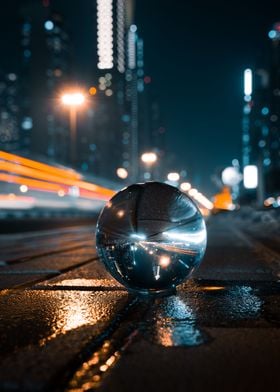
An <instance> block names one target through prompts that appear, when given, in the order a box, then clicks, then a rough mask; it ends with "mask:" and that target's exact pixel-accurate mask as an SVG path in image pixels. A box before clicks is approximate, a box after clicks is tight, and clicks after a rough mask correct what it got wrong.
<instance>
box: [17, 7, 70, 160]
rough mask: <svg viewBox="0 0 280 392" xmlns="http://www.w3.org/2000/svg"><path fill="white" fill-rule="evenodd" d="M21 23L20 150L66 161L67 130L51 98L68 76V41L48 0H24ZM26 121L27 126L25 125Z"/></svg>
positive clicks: (59, 17) (54, 101)
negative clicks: (23, 136)
mask: <svg viewBox="0 0 280 392" xmlns="http://www.w3.org/2000/svg"><path fill="white" fill-rule="evenodd" d="M20 14H21V17H22V23H21V51H22V60H21V72H20V75H19V76H20V85H21V90H20V96H21V97H22V98H21V102H22V104H21V113H20V117H21V126H22V132H24V133H25V134H26V136H25V139H29V142H28V143H25V146H24V149H23V152H25V153H26V154H28V153H30V152H32V153H37V154H40V155H44V156H46V157H48V158H49V159H51V160H55V161H57V162H64V163H67V161H68V150H69V148H68V145H69V135H68V133H69V131H68V129H67V127H68V125H67V122H66V119H65V116H63V115H62V113H61V110H59V105H58V104H57V102H56V100H55V97H57V95H58V92H59V90H60V88H61V86H63V84H64V83H65V82H66V81H67V79H68V77H69V43H68V34H67V32H66V30H65V28H64V21H63V18H62V16H61V15H60V14H58V13H56V12H53V11H52V9H51V7H50V5H49V2H48V1H42V2H39V1H38V2H35V1H24V2H23V4H22V7H21V10H20ZM27 124H28V127H26V125H27Z"/></svg>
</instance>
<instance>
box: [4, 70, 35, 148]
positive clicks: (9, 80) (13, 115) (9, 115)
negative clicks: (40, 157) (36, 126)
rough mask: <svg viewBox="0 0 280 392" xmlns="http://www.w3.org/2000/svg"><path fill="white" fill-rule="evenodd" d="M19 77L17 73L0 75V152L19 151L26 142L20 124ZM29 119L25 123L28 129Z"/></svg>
mask: <svg viewBox="0 0 280 392" xmlns="http://www.w3.org/2000/svg"><path fill="white" fill-rule="evenodd" d="M18 112H19V105H18V77H17V75H16V74H15V73H9V74H2V75H0V150H4V151H10V152H13V151H19V150H20V148H21V145H22V143H24V140H21V139H20V136H21V135H20V130H19V123H18ZM28 125H29V123H28V119H25V122H24V123H23V126H24V127H27V128H28Z"/></svg>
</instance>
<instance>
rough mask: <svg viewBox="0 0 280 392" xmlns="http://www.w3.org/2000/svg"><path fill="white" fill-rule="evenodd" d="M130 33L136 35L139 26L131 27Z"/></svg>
mask: <svg viewBox="0 0 280 392" xmlns="http://www.w3.org/2000/svg"><path fill="white" fill-rule="evenodd" d="M130 31H131V32H132V33H136V31H137V26H136V25H131V26H130Z"/></svg>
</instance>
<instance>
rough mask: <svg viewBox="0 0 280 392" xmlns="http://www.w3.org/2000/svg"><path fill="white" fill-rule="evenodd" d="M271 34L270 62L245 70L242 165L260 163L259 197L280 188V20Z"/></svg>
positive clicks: (261, 198)
mask: <svg viewBox="0 0 280 392" xmlns="http://www.w3.org/2000/svg"><path fill="white" fill-rule="evenodd" d="M268 37H269V39H270V42H269V44H270V48H269V64H268V65H266V66H264V67H259V68H256V69H255V70H254V71H252V70H250V69H247V70H245V73H244V101H245V102H244V107H243V134H242V141H243V166H244V167H245V166H247V165H256V166H257V167H258V175H259V184H258V194H259V201H261V200H263V198H264V197H265V196H269V195H272V194H276V193H278V192H279V191H280V23H275V24H274V26H273V28H272V30H271V31H270V32H269V34H268Z"/></svg>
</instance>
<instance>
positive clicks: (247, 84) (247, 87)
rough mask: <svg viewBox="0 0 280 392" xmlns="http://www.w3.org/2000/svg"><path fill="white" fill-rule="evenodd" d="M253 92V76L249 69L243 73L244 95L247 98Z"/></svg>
mask: <svg viewBox="0 0 280 392" xmlns="http://www.w3.org/2000/svg"><path fill="white" fill-rule="evenodd" d="M252 91H253V74H252V70H251V69H250V68H247V69H245V71H244V95H245V96H247V97H249V96H250V95H251V94H252Z"/></svg>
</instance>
